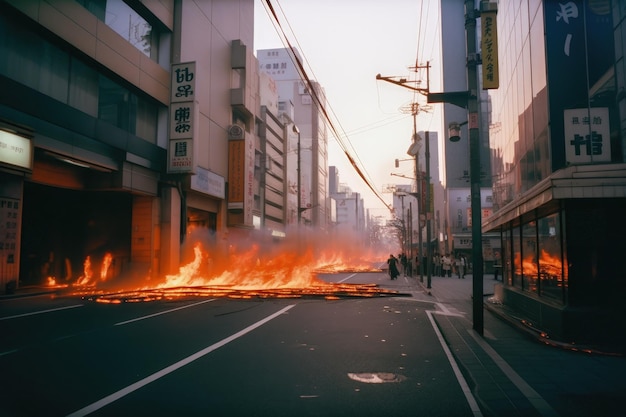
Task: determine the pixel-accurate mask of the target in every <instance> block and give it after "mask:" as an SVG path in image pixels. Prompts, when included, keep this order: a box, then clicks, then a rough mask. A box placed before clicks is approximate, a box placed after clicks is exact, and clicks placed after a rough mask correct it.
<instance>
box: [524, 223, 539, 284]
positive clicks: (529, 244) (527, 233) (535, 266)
mask: <svg viewBox="0 0 626 417" xmlns="http://www.w3.org/2000/svg"><path fill="white" fill-rule="evenodd" d="M522 279H523V283H522V288H523V289H524V291H529V292H534V293H536V292H537V285H538V280H539V263H538V259H537V224H536V222H534V221H533V222H529V223H526V224H524V225H523V226H522Z"/></svg>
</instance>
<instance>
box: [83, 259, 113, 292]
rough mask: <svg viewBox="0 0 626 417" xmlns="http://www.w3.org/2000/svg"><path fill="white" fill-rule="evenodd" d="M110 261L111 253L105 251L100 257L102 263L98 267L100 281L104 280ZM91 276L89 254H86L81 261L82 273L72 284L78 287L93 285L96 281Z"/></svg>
mask: <svg viewBox="0 0 626 417" xmlns="http://www.w3.org/2000/svg"><path fill="white" fill-rule="evenodd" d="M112 263H113V255H112V254H111V253H109V252H107V253H106V254H105V255H104V257H103V259H102V265H101V267H100V281H106V279H107V275H108V272H109V268H110V266H111V264H112ZM93 278H94V273H93V269H92V265H91V256H87V258H85V262H83V275H81V276H80V277H79V278H78V279H77V280H76V283H75V284H74V285H75V286H78V287H86V286H95V285H96V282H95V281H94V280H93Z"/></svg>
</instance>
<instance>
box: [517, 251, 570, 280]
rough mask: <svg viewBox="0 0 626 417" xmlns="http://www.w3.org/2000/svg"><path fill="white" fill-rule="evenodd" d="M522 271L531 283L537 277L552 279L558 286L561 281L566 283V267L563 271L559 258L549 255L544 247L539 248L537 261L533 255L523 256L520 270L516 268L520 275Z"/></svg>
mask: <svg viewBox="0 0 626 417" xmlns="http://www.w3.org/2000/svg"><path fill="white" fill-rule="evenodd" d="M522 271H523V273H524V276H526V277H528V278H529V280H530V281H531V282H532V283H533V285H536V281H537V278H541V279H542V280H550V281H554V282H556V283H557V285H558V286H561V285H562V283H565V285H567V268H566V269H565V272H562V271H563V263H562V262H561V258H560V257H557V256H553V255H551V254H550V253H548V252H546V251H545V250H544V249H542V250H541V254H540V257H539V262H536V261H535V259H534V256H533V255H530V256H527V257H526V258H524V259H523V260H522V265H521V270H520V268H517V270H516V273H517V274H518V275H521V273H522Z"/></svg>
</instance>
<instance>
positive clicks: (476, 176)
mask: <svg viewBox="0 0 626 417" xmlns="http://www.w3.org/2000/svg"><path fill="white" fill-rule="evenodd" d="M474 4H475V2H474V0H465V36H466V43H467V88H468V90H469V95H468V99H467V111H468V120H467V122H468V128H469V143H470V184H471V192H470V195H471V197H470V198H471V208H472V294H473V300H472V301H473V302H472V306H473V308H472V311H473V322H474V326H473V327H474V330H475V331H476V332H478V334H480V335H481V336H482V334H483V236H482V221H481V216H482V208H481V201H480V135H479V131H478V126H479V123H480V115H479V112H478V72H477V71H476V67H477V66H478V61H479V59H478V54H477V53H476V18H477V16H479V15H480V12H478V11H477V10H476V8H475V7H474Z"/></svg>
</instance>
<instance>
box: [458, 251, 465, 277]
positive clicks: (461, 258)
mask: <svg viewBox="0 0 626 417" xmlns="http://www.w3.org/2000/svg"><path fill="white" fill-rule="evenodd" d="M466 266H467V258H465V255H462V254H461V255H459V265H458V268H459V279H465V269H466Z"/></svg>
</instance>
